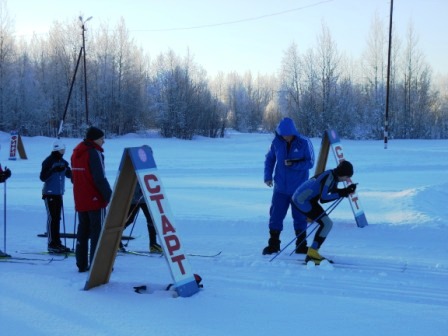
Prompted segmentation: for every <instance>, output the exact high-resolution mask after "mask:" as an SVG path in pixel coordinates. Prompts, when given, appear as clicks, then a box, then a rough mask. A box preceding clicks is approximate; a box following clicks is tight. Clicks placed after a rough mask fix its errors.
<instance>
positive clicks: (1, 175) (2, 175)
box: [0, 164, 11, 258]
mask: <svg viewBox="0 0 448 336" xmlns="http://www.w3.org/2000/svg"><path fill="white" fill-rule="evenodd" d="M10 177H11V170H10V169H9V168H8V167H5V169H3V168H2V165H1V164H0V183H5V182H6V180H7V179H9V178H10ZM5 188H6V184H5ZM5 192H6V191H5ZM4 211H5V212H6V205H5V209H4ZM10 257H11V256H10V255H9V254H7V253H6V252H3V251H2V250H0V258H10Z"/></svg>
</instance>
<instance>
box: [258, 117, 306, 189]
mask: <svg viewBox="0 0 448 336" xmlns="http://www.w3.org/2000/svg"><path fill="white" fill-rule="evenodd" d="M286 135H294V140H293V141H292V142H291V144H290V145H288V143H287V142H286V141H285V140H284V139H283V138H282V136H286ZM285 160H291V161H289V163H288V164H286V163H285ZM313 166H314V150H313V145H312V143H311V141H310V140H309V139H308V138H307V137H305V136H302V135H300V134H299V132H298V131H297V129H296V128H295V126H294V122H293V121H292V119H290V118H284V119H283V120H282V121H281V122H280V123H279V125H278V127H277V129H276V132H275V138H274V140H273V141H272V144H271V146H270V148H269V151H268V153H267V154H266V158H265V161H264V181H265V182H266V181H274V191H275V192H279V193H282V194H287V195H291V196H292V194H293V193H294V191H295V190H296V189H297V188H298V187H299V185H301V184H302V183H303V182H305V181H306V180H308V178H309V170H310V169H311V168H313ZM272 176H274V178H272Z"/></svg>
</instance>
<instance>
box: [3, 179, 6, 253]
mask: <svg viewBox="0 0 448 336" xmlns="http://www.w3.org/2000/svg"><path fill="white" fill-rule="evenodd" d="M4 183H5V185H4V186H3V250H4V252H5V254H6V180H5V182H4Z"/></svg>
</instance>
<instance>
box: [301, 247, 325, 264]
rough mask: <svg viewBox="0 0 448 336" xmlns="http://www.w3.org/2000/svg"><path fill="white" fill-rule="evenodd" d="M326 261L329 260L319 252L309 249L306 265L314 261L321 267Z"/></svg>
mask: <svg viewBox="0 0 448 336" xmlns="http://www.w3.org/2000/svg"><path fill="white" fill-rule="evenodd" d="M324 260H327V259H326V258H325V257H323V256H321V255H320V254H319V250H316V249H313V248H312V247H309V248H308V252H307V254H306V258H305V262H306V263H307V262H308V261H312V262H314V263H315V264H316V265H320V263H321V262H322V261H324Z"/></svg>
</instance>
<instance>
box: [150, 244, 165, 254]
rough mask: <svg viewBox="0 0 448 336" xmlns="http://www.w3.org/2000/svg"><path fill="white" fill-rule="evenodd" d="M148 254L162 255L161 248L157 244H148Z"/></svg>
mask: <svg viewBox="0 0 448 336" xmlns="http://www.w3.org/2000/svg"><path fill="white" fill-rule="evenodd" d="M149 252H150V253H158V254H162V253H163V250H162V246H160V245H159V244H157V243H152V244H149Z"/></svg>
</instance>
